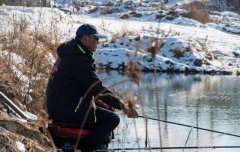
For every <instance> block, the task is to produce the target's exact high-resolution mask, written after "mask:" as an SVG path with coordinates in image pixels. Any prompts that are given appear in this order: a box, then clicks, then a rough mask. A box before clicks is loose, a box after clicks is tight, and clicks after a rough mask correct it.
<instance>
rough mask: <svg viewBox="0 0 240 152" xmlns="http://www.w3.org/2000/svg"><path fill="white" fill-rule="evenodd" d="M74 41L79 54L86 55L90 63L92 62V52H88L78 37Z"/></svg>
mask: <svg viewBox="0 0 240 152" xmlns="http://www.w3.org/2000/svg"><path fill="white" fill-rule="evenodd" d="M75 41H76V43H77V48H78V50H79V51H80V53H81V54H83V55H86V56H87V57H88V58H89V59H90V60H91V61H92V63H93V62H94V55H93V53H92V52H90V51H89V50H88V49H87V48H86V47H85V46H84V44H82V43H81V42H80V41H79V39H78V38H75Z"/></svg>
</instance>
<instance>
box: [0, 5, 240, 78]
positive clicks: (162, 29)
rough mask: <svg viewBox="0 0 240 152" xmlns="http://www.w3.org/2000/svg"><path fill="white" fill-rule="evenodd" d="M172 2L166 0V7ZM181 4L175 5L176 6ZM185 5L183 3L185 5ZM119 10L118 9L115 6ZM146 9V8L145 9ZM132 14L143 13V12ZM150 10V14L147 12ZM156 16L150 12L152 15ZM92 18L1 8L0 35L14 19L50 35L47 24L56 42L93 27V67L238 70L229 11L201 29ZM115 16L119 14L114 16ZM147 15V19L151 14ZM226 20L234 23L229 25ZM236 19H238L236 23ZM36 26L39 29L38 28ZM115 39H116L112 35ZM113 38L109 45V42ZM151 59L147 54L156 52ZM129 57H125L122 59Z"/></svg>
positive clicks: (237, 26) (187, 23)
mask: <svg viewBox="0 0 240 152" xmlns="http://www.w3.org/2000/svg"><path fill="white" fill-rule="evenodd" d="M174 2H175V1H170V2H169V6H170V5H172V4H173V3H174ZM180 2H182V1H178V2H177V3H178V4H179V3H180ZM184 2H186V1H184ZM120 6H122V5H120ZM145 8H146V7H145ZM136 10H137V11H139V12H141V11H143V8H142V7H141V9H139V10H138V8H136ZM148 11H149V10H148ZM154 13H156V11H153V13H152V14H154ZM116 15H117V14H116V13H115V14H114V13H113V14H112V16H109V15H105V16H104V15H101V14H99V13H95V14H83V13H76V14H72V15H69V14H65V13H64V12H63V11H61V10H59V9H57V8H24V7H9V6H1V7H0V20H1V25H0V26H1V32H6V31H8V30H11V28H12V26H11V24H12V21H13V18H14V19H19V20H20V19H25V20H27V21H28V22H30V23H31V27H30V29H31V28H32V29H33V28H35V27H36V26H39V25H40V26H43V27H44V30H46V31H48V30H50V27H51V26H52V24H55V26H56V27H57V28H58V29H59V30H60V31H61V33H60V35H61V38H62V39H61V41H62V42H63V41H65V40H67V39H69V38H71V37H74V35H75V31H76V29H77V27H78V26H80V25H81V24H82V23H90V24H94V25H95V26H97V28H98V29H99V31H100V32H101V33H104V34H106V35H107V36H108V39H107V40H105V41H104V42H102V43H101V42H100V43H101V44H100V45H99V46H98V48H97V51H96V53H95V57H96V64H97V65H99V66H103V67H107V68H110V69H118V70H119V69H123V68H124V66H125V64H126V62H128V61H129V60H133V61H135V62H136V63H137V64H138V65H140V67H141V68H142V69H143V70H145V71H152V70H153V69H156V70H157V71H163V72H166V71H171V72H173V71H174V72H200V73H220V74H230V73H239V71H240V43H239V42H240V35H239V34H231V32H230V33H229V32H226V31H225V32H224V31H223V30H222V29H225V30H227V29H228V30H229V29H230V28H229V26H226V27H223V25H224V24H221V23H222V22H223V21H224V20H227V21H226V22H229V23H230V24H231V25H234V27H231V30H232V31H234V32H235V33H237V32H238V31H239V30H240V22H239V18H240V16H239V15H238V14H235V13H233V12H221V13H215V16H214V17H215V18H217V19H218V20H221V21H222V22H221V23H220V22H219V24H218V22H216V23H208V24H202V23H200V22H197V21H195V20H192V19H188V18H184V17H181V16H178V17H176V18H175V19H174V20H172V21H168V22H163V23H159V21H156V20H155V21H154V19H151V18H150V17H149V16H145V18H143V17H144V16H142V17H141V19H137V18H129V19H127V20H121V19H116V18H118V17H117V16H116ZM118 15H119V14H118ZM151 16H152V15H151ZM231 17H234V19H232V20H231ZM236 19H238V20H236ZM40 26H39V27H40ZM117 34H118V36H116V35H117ZM113 39H114V40H113ZM156 44H159V47H158V48H155V49H157V50H156V51H157V54H156V58H155V60H154V59H153V58H152V56H151V54H149V51H148V50H151V49H152V48H154V46H155V47H157V46H158V45H156ZM126 54H128V56H127V55H126Z"/></svg>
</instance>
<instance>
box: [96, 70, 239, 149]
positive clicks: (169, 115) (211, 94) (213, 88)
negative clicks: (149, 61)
mask: <svg viewBox="0 0 240 152" xmlns="http://www.w3.org/2000/svg"><path fill="white" fill-rule="evenodd" d="M98 75H99V77H100V78H101V79H102V80H103V82H104V84H105V85H108V86H109V87H110V86H114V88H115V89H116V90H117V91H119V92H122V93H124V94H135V95H137V96H138V99H139V100H138V102H139V104H143V105H144V108H143V109H144V110H142V109H139V114H140V115H143V111H144V112H146V113H147V115H148V117H152V118H159V119H162V120H166V121H172V122H177V123H181V124H187V125H191V126H196V127H202V128H208V129H212V130H217V131H222V132H227V133H232V134H237V135H240V129H239V128H240V87H239V86H240V77H236V76H220V75H217V76H211V75H184V74H151V73H147V74H146V73H142V74H141V84H140V86H139V88H138V86H137V85H135V84H133V83H132V82H129V81H127V82H125V81H124V80H127V76H126V75H123V74H119V73H118V72H116V71H112V72H110V73H106V72H99V73H98ZM116 82H121V83H119V84H117V85H114V84H116ZM145 124H146V123H145V122H144V119H142V118H138V119H136V120H132V119H131V120H129V119H127V118H125V117H124V116H122V119H121V124H120V125H119V127H118V128H117V129H116V138H119V140H120V141H122V142H124V144H122V143H121V144H117V142H116V143H114V144H113V145H112V147H115V148H116V147H120V148H121V147H139V146H140V147H144V146H145V143H144V142H145V140H146V131H145V130H146V129H145V128H146V125H145ZM160 130H161V131H160ZM188 135H189V138H188ZM159 137H161V140H160V138H159ZM147 139H148V141H149V143H150V146H152V147H159V146H160V145H162V146H163V147H175V146H180V147H184V145H185V143H186V141H187V139H188V141H187V143H186V146H187V147H188V146H233V145H235V146H236V145H239V146H240V137H232V136H229V135H223V134H219V133H213V132H210V131H203V130H198V129H192V130H191V128H189V127H184V126H179V125H174V124H169V123H163V122H157V121H153V120H148V138H147ZM157 151H160V150H157ZM164 151H168V152H169V151H174V152H175V151H183V150H182V149H181V150H164ZM184 151H191V152H193V151H194V152H195V151H196V152H209V151H214V152H215V151H216V152H239V151H240V148H238V149H226V148H224V149H185V150H184Z"/></svg>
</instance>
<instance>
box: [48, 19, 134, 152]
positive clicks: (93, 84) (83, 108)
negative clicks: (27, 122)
mask: <svg viewBox="0 0 240 152" xmlns="http://www.w3.org/2000/svg"><path fill="white" fill-rule="evenodd" d="M99 38H106V36H104V35H101V34H99V33H98V32H97V30H96V27H95V26H93V25H90V24H83V25H81V26H80V27H79V28H78V29H77V31H76V37H75V38H74V39H72V40H71V41H69V42H66V43H63V44H61V45H60V46H59V47H58V49H57V53H58V59H57V61H56V62H55V64H54V66H53V69H52V73H51V76H50V78H49V82H48V88H47V109H48V113H49V117H50V119H52V120H53V121H56V122H65V123H75V124H76V123H77V124H82V123H83V121H84V119H85V118H86V124H89V123H94V124H95V126H96V127H95V129H94V132H93V134H91V135H90V136H89V137H87V138H86V140H84V143H82V144H83V146H84V144H85V148H86V149H87V150H91V148H93V149H94V148H96V147H98V146H99V144H100V142H101V140H102V139H103V138H104V137H105V136H106V135H107V134H109V133H110V132H111V131H112V130H114V129H115V128H116V127H117V125H118V124H119V121H120V119H119V117H118V115H116V114H115V113H114V112H113V111H112V109H113V108H116V109H119V110H123V111H124V113H125V114H127V116H128V117H130V118H135V117H137V116H138V114H137V112H136V111H135V110H134V109H132V108H128V107H126V105H124V104H123V103H122V102H121V101H120V99H119V98H118V97H117V96H116V95H115V94H114V93H113V92H111V91H110V90H108V89H107V88H105V87H104V86H103V85H102V82H101V81H100V80H99V78H98V77H97V75H96V74H95V70H94V66H93V63H94V58H93V53H94V51H95V50H96V47H97V44H98V40H99Z"/></svg>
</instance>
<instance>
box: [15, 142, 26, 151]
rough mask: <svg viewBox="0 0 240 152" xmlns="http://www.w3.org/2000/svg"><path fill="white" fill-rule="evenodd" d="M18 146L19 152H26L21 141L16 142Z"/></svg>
mask: <svg viewBox="0 0 240 152" xmlns="http://www.w3.org/2000/svg"><path fill="white" fill-rule="evenodd" d="M16 146H17V150H18V151H19V152H25V151H26V149H25V146H24V144H23V143H21V142H20V141H16Z"/></svg>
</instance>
